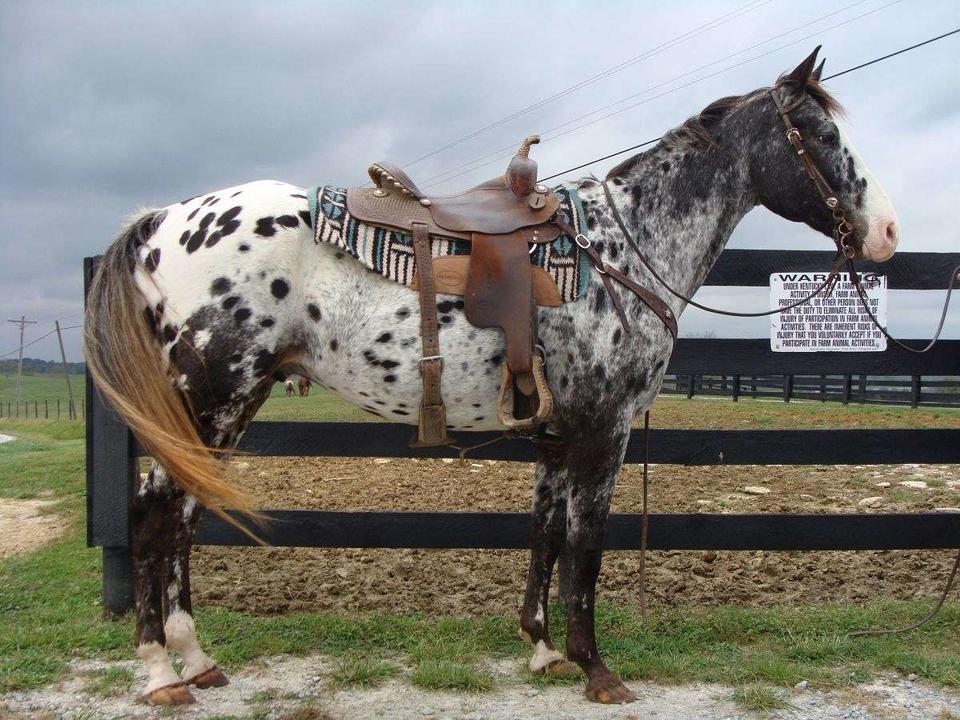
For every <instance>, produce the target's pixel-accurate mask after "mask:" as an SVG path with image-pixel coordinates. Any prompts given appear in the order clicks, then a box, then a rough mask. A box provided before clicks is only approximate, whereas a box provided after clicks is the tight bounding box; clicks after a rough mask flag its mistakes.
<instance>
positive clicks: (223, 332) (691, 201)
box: [86, 48, 899, 705]
mask: <svg viewBox="0 0 960 720" xmlns="http://www.w3.org/2000/svg"><path fill="white" fill-rule="evenodd" d="M818 49H819V48H818ZM816 55H817V52H816V51H814V53H813V54H811V55H810V56H809V57H807V58H806V59H805V60H804V61H803V62H802V63H800V64H799V65H798V66H797V67H796V68H795V69H794V70H792V71H790V72H788V73H785V74H783V75H781V76H780V77H779V78H778V79H777V81H776V82H775V83H774V84H773V85H772V86H770V87H765V88H760V89H758V90H754V91H752V92H747V93H746V94H743V95H738V96H731V97H726V98H723V99H721V100H718V101H716V102H714V103H712V104H710V105H709V106H707V107H706V108H705V109H703V110H702V111H701V112H699V113H697V114H696V115H694V116H693V117H691V118H689V119H688V120H687V121H686V122H684V123H683V124H682V125H680V126H678V127H676V128H674V129H673V130H671V131H669V132H667V133H666V134H665V135H664V137H663V138H662V139H661V140H660V141H659V142H658V143H657V144H656V145H655V146H653V147H652V148H650V149H648V150H647V151H645V152H642V153H640V154H637V155H635V156H633V157H630V158H629V159H627V160H625V161H624V162H621V163H620V164H619V165H617V166H616V167H614V168H613V169H612V170H610V172H609V173H608V174H607V176H606V177H605V179H603V180H599V179H597V178H596V177H586V178H583V179H580V180H578V181H576V183H574V188H575V190H576V192H577V193H579V197H580V199H581V201H582V205H583V208H584V213H585V217H586V224H587V230H586V233H587V235H588V236H589V239H590V242H591V243H592V245H593V248H594V249H595V251H596V253H597V254H598V255H599V256H600V257H601V258H602V260H603V261H604V262H605V263H607V264H608V265H609V266H610V267H614V268H618V269H619V270H620V271H621V272H622V273H623V274H625V275H627V276H629V277H630V278H633V279H636V280H637V281H642V282H644V283H647V285H648V286H649V287H652V288H653V289H654V290H656V291H657V292H658V294H660V295H661V296H662V297H663V299H664V300H665V301H666V302H667V303H668V304H669V306H670V307H671V309H672V310H673V312H674V313H675V315H676V316H680V314H681V313H682V311H683V310H684V308H685V307H686V303H685V302H684V300H683V299H681V297H678V296H683V297H690V296H692V295H693V293H694V292H695V291H696V290H697V289H698V288H699V287H700V286H701V285H702V284H703V282H704V280H705V278H706V277H707V273H708V272H709V271H710V269H711V267H712V266H713V264H714V261H715V260H716V259H717V257H718V256H719V255H720V253H721V251H722V250H723V249H724V246H725V245H726V243H727V240H728V238H729V237H730V234H731V232H732V231H733V229H734V228H735V227H736V225H737V224H738V223H739V222H740V220H741V219H742V218H743V217H744V216H745V215H746V214H747V213H748V212H749V211H750V210H752V209H753V208H754V207H756V206H758V205H762V206H764V207H766V208H767V209H769V210H771V211H772V212H774V213H776V214H777V215H779V216H781V217H783V218H785V219H787V220H790V221H793V222H800V223H805V224H806V225H808V226H809V227H810V228H812V229H813V230H815V231H817V232H820V233H822V234H824V235H827V236H830V235H831V233H832V232H833V231H834V230H835V229H836V228H835V213H832V212H831V207H834V208H835V206H836V205H837V204H839V207H840V208H842V209H843V210H844V212H845V219H846V220H848V221H849V225H848V226H847V230H846V232H845V235H844V238H845V241H844V251H845V252H848V253H849V255H850V256H851V257H856V258H866V259H871V260H874V261H884V260H886V259H888V258H889V257H891V255H892V254H893V253H894V251H895V249H896V246H897V243H898V241H899V228H898V224H897V216H896V213H895V211H894V209H893V206H892V204H891V202H890V200H889V198H888V197H887V195H886V193H885V192H884V191H883V189H882V188H881V186H880V184H879V183H878V182H877V181H876V180H875V179H874V178H873V176H872V175H871V174H870V173H869V171H868V170H867V168H866V165H865V164H864V162H863V160H862V159H861V158H860V156H859V155H858V154H857V153H856V151H855V150H854V148H853V146H852V145H851V144H850V142H849V140H848V139H847V135H846V134H845V132H844V130H843V129H841V128H840V127H839V126H838V125H837V122H836V121H837V119H838V116H839V113H840V107H839V105H838V103H837V101H836V100H835V99H834V98H833V97H832V96H831V95H830V94H829V93H828V92H827V90H826V89H825V88H824V87H823V85H822V84H821V82H820V77H821V72H822V69H823V64H822V63H821V64H820V66H819V67H817V68H815V67H814V66H815V64H816ZM784 108H789V112H788V113H786V114H781V111H783V109H784ZM787 120H789V122H792V124H793V126H795V131H796V133H797V135H796V137H794V138H793V139H791V138H790V135H789V133H788V134H787V137H785V133H784V130H785V126H784V122H785V121H787ZM800 138H802V143H803V147H804V148H805V152H806V153H807V155H808V157H809V159H810V161H811V162H813V163H814V166H815V167H816V168H817V169H818V171H819V172H820V173H821V174H822V175H821V178H822V179H823V180H824V181H826V182H828V183H829V186H830V187H832V188H834V192H835V193H836V199H835V200H833V205H832V206H828V205H827V204H825V203H824V200H825V199H826V198H825V197H824V196H823V195H822V193H821V192H820V187H819V185H818V183H817V182H813V181H812V179H813V177H814V176H813V174H812V173H811V171H810V170H809V169H808V168H806V167H805V165H804V162H801V160H802V157H800V158H799V159H798V153H797V148H796V147H795V146H794V144H793V142H794V141H795V140H798V139H800ZM788 141H789V142H788ZM310 221H311V216H310V214H309V212H308V200H307V196H306V194H305V191H304V190H303V189H302V188H299V187H295V186H292V185H288V184H286V183H283V182H278V181H259V182H252V183H248V184H244V185H238V186H235V187H230V188H226V189H224V190H219V191H216V192H212V193H207V194H205V195H199V196H197V197H195V198H191V199H188V200H184V201H182V202H180V203H177V204H174V205H170V206H168V207H165V208H162V209H158V210H151V211H146V212H143V213H142V214H140V215H138V216H136V217H135V218H133V219H132V220H131V221H129V222H128V224H127V225H126V226H125V227H124V228H123V229H122V230H121V232H120V234H119V236H118V237H117V238H116V239H115V241H114V242H113V243H112V244H111V245H110V246H109V248H108V249H107V250H106V252H105V254H104V256H103V258H102V261H101V262H100V264H99V269H98V272H97V274H96V277H95V279H94V281H93V284H92V287H91V290H90V293H89V298H88V308H89V309H88V313H87V317H86V352H87V359H88V364H89V367H90V369H91V372H92V374H93V377H94V378H95V380H96V382H97V384H98V386H99V387H100V389H101V391H102V392H103V394H104V396H105V397H106V398H107V399H108V400H110V402H112V403H113V404H114V406H115V407H116V408H117V410H118V412H119V413H120V415H121V416H122V417H123V419H124V420H125V421H126V422H127V423H128V425H129V426H130V427H131V428H132V430H133V431H134V433H135V434H136V435H137V436H138V438H139V439H140V441H141V443H142V444H143V446H144V447H145V449H146V451H147V453H148V454H149V455H151V457H152V458H153V464H152V467H151V469H150V471H149V473H148V474H147V475H146V477H145V479H143V480H142V481H141V482H140V483H139V485H138V487H137V491H136V492H135V493H134V495H133V498H132V501H131V508H130V518H131V528H132V538H131V541H132V553H133V558H134V592H135V604H136V631H135V646H136V654H137V655H138V656H139V657H140V658H141V659H142V660H143V662H144V664H145V666H146V670H147V681H146V685H145V686H144V687H143V688H141V690H140V692H141V696H142V698H144V699H145V700H146V701H147V702H149V703H153V704H159V705H172V704H180V703H187V702H193V701H194V697H193V694H192V693H191V692H190V689H189V688H190V687H191V686H193V687H196V688H200V689H203V688H208V687H212V686H219V685H223V684H225V683H226V682H227V678H226V676H225V675H224V674H223V672H222V671H221V670H220V669H219V668H218V667H217V665H216V662H215V661H214V659H213V658H212V657H211V656H210V655H208V654H207V653H206V652H205V651H204V650H203V649H202V648H201V647H200V645H199V643H198V641H197V635H196V628H195V624H194V620H193V617H192V608H191V599H190V583H189V555H190V542H191V535H192V533H193V531H194V529H195V528H196V526H197V523H198V520H199V518H200V517H201V513H202V510H203V508H204V507H207V508H210V509H211V510H212V511H214V512H217V513H221V514H224V509H223V508H224V507H233V508H239V509H241V510H245V511H250V512H253V511H251V510H250V507H251V505H250V501H249V499H248V498H247V497H246V496H245V495H244V494H243V493H242V492H240V491H239V490H237V489H236V488H235V487H233V486H232V485H231V484H230V483H229V482H227V481H226V480H225V479H224V478H223V474H222V467H221V457H225V456H227V455H228V454H229V452H230V451H231V449H233V448H235V447H236V445H237V442H238V441H239V439H240V437H241V435H242V433H243V432H244V429H245V427H246V426H247V424H248V422H249V421H250V419H251V418H252V417H253V415H254V414H255V412H256V410H257V409H258V408H259V407H260V405H261V404H262V403H263V401H264V400H265V399H266V398H267V396H268V395H269V393H270V388H271V385H272V382H273V380H272V378H273V376H274V373H277V372H282V373H286V372H291V371H292V372H297V373H300V374H303V375H304V376H305V377H308V378H310V379H311V380H313V381H314V382H316V383H318V384H319V385H320V386H322V387H324V388H326V389H328V390H330V391H331V392H334V393H336V394H337V395H339V396H340V397H341V398H344V399H345V400H347V401H349V402H351V403H353V404H355V405H358V406H359V407H362V408H364V409H365V410H367V411H369V412H371V413H375V414H377V415H380V416H382V417H385V418H388V419H390V420H392V421H395V422H401V423H408V424H411V425H416V423H417V414H418V407H419V403H420V399H421V393H422V386H421V378H420V373H419V361H420V342H419V327H420V319H419V312H420V311H419V307H418V303H417V295H416V293H415V292H411V290H410V289H409V288H408V287H404V286H402V285H400V284H398V283H395V282H392V281H390V280H388V279H386V278H384V277H382V276H380V275H379V274H377V273H374V272H371V271H369V270H368V269H367V268H366V267H364V266H362V265H361V264H360V263H358V262H357V261H356V260H355V259H354V258H352V257H350V256H347V255H345V254H344V253H343V252H340V251H338V249H337V248H336V247H335V246H334V245H331V244H329V243H324V242H319V243H318V242H315V240H314V237H313V234H312V228H311V227H310ZM640 247H642V248H643V251H644V253H645V254H646V258H647V262H648V263H649V267H648V266H647V265H642V264H641V263H640V262H639V261H638V257H637V255H636V249H637V248H640ZM653 269H655V271H656V273H657V275H659V277H660V279H661V280H662V282H664V283H667V284H669V285H670V286H671V287H672V289H673V290H674V291H675V292H676V293H677V295H674V294H667V293H666V292H664V289H663V288H662V287H660V285H659V284H658V283H659V282H660V281H655V276H654V275H652V271H653ZM455 300H456V298H452V297H448V296H442V297H440V298H438V312H439V313H440V315H441V323H440V328H441V331H440V332H441V335H440V339H441V344H442V347H443V353H444V356H445V359H446V369H445V370H444V373H443V378H442V383H443V396H444V398H445V399H446V403H447V424H448V426H449V427H450V428H451V429H453V430H462V431H481V430H498V429H502V427H501V426H500V425H499V423H498V420H497V413H496V402H497V398H498V389H499V379H500V377H501V373H500V366H501V363H502V362H503V353H504V343H503V339H502V336H501V334H500V332H499V330H497V329H479V328H476V327H473V326H471V325H470V324H469V323H468V322H467V321H466V319H465V318H464V315H463V312H462V308H463V305H462V303H457V302H455ZM620 303H621V304H622V308H621V311H622V313H623V314H624V315H625V316H626V317H627V318H629V322H630V326H631V331H630V332H626V331H625V329H624V328H623V327H622V326H621V322H620V318H619V313H618V312H615V308H614V307H613V304H614V303H613V302H612V301H611V299H610V297H609V296H608V295H607V294H606V292H605V290H604V285H603V282H602V278H601V277H600V275H599V273H591V275H590V277H589V279H588V285H587V289H586V296H585V297H583V298H582V299H579V300H576V301H573V302H568V303H566V304H563V305H561V306H559V307H550V308H540V309H539V315H538V322H539V342H540V343H541V344H542V347H543V351H544V357H545V360H546V366H547V367H548V369H549V382H550V386H551V389H552V392H553V394H554V400H555V407H554V410H553V415H552V417H551V419H550V421H549V426H548V431H549V433H550V435H551V436H552V439H553V441H552V442H543V443H537V461H536V470H535V473H534V483H533V496H532V512H531V534H530V538H531V552H530V562H529V571H528V576H527V585H526V592H525V597H524V601H523V605H522V608H521V611H520V618H519V625H520V632H521V635H522V637H523V638H524V639H525V640H526V641H527V642H528V643H529V644H530V646H531V648H532V657H531V659H530V661H529V668H530V670H531V671H533V672H535V673H569V672H571V671H575V670H576V668H575V665H576V666H579V667H580V669H582V671H583V672H584V674H585V676H586V686H585V688H584V693H585V695H586V697H587V698H588V699H590V700H593V701H596V702H601V703H626V702H630V701H633V700H635V699H636V698H637V696H636V695H635V694H634V693H633V692H632V691H631V690H630V689H629V688H628V687H627V686H626V685H625V684H624V683H623V682H622V680H621V679H620V678H619V677H618V676H617V675H616V674H614V673H613V672H611V670H610V669H609V668H608V667H607V665H606V663H605V662H604V660H603V658H602V657H601V656H600V653H599V652H598V649H597V643H596V637H595V631H594V603H595V586H596V580H597V576H598V574H599V572H600V565H601V557H602V544H603V534H604V527H605V523H606V519H607V516H608V512H609V506H610V499H611V496H612V494H613V490H614V485H615V483H616V479H617V476H618V473H619V471H620V467H621V464H622V462H623V458H624V453H625V449H626V446H627V441H628V438H629V436H630V429H631V423H632V422H633V421H634V419H635V418H637V417H638V416H639V415H640V414H642V413H643V412H644V411H646V410H648V409H649V408H650V407H651V406H652V405H653V403H654V400H655V398H656V397H657V394H658V391H659V389H660V385H661V382H662V380H663V376H664V372H665V370H666V367H667V362H668V360H669V357H670V354H671V351H672V349H673V343H674V340H673V337H672V335H671V334H670V333H669V332H668V331H667V329H666V327H665V325H664V323H663V322H661V320H660V319H659V318H658V317H657V316H656V315H654V313H653V312H651V310H650V308H649V307H648V306H647V305H646V304H644V303H643V302H641V301H640V300H639V299H638V298H637V297H634V296H633V295H632V294H631V293H625V294H624V295H623V297H622V298H621V300H620ZM224 516H225V517H227V518H228V519H230V520H232V521H234V522H236V520H234V519H233V515H232V514H231V515H224ZM561 551H565V553H566V556H567V557H568V558H569V565H568V570H569V589H568V593H569V594H568V602H567V605H566V624H567V635H566V648H565V650H566V653H565V654H564V653H561V652H560V651H559V650H557V648H556V647H555V645H554V643H553V641H552V639H551V636H550V631H549V617H548V604H547V601H548V593H549V588H550V582H551V575H552V571H553V567H554V564H555V561H556V559H557V557H558V555H559V553H560V552H561ZM170 652H173V653H177V654H179V655H180V656H181V658H182V659H183V669H182V672H181V673H179V674H178V673H177V672H175V670H174V668H173V665H172V664H171V661H170V657H169V653H170Z"/></svg>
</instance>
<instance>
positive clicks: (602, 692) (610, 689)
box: [583, 675, 637, 705]
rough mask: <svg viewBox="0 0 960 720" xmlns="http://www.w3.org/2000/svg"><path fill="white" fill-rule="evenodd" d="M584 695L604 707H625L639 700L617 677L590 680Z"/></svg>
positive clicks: (610, 676)
mask: <svg viewBox="0 0 960 720" xmlns="http://www.w3.org/2000/svg"><path fill="white" fill-rule="evenodd" d="M583 694H584V695H586V696H587V699H588V700H592V701H593V702H595V703H600V704H602V705H624V704H626V703H632V702H633V701H634V700H637V695H636V694H635V693H634V692H633V691H632V690H631V689H630V688H628V687H627V686H626V685H624V684H623V683H622V682H621V681H620V678H618V677H617V676H616V675H604V676H601V677H598V678H596V679H594V680H590V681H589V682H588V683H587V688H586V690H584V692H583Z"/></svg>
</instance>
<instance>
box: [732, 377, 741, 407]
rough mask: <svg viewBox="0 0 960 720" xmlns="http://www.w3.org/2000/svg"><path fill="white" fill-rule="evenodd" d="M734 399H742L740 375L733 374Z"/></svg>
mask: <svg viewBox="0 0 960 720" xmlns="http://www.w3.org/2000/svg"><path fill="white" fill-rule="evenodd" d="M733 401H734V402H739V401H740V376H739V375H734V376H733Z"/></svg>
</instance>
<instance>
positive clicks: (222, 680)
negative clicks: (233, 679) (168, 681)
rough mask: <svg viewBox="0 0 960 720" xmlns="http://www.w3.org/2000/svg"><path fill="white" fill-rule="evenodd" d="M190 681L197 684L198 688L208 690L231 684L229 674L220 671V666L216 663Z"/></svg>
mask: <svg viewBox="0 0 960 720" xmlns="http://www.w3.org/2000/svg"><path fill="white" fill-rule="evenodd" d="M189 682H190V684H191V685H196V686H197V690H206V689H207V688H212V687H226V686H227V685H229V684H230V681H229V680H228V679H227V676H226V675H224V674H223V673H222V672H220V668H218V667H217V666H216V665H214V666H213V667H212V668H210V669H209V670H204V671H203V672H202V673H200V674H199V675H197V676H195V677H194V678H193V679H191V680H190V681H189Z"/></svg>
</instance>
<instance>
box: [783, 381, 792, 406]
mask: <svg viewBox="0 0 960 720" xmlns="http://www.w3.org/2000/svg"><path fill="white" fill-rule="evenodd" d="M791 395H793V375H784V376H783V401H784V402H786V403H788V402H790V396H791Z"/></svg>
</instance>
